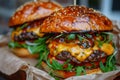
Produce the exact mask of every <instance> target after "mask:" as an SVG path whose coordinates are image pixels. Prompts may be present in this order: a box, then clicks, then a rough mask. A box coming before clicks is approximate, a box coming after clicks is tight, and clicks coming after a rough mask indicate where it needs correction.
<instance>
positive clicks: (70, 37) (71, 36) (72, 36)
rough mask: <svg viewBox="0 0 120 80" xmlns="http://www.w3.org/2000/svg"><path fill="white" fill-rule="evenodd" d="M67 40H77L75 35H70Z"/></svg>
mask: <svg viewBox="0 0 120 80" xmlns="http://www.w3.org/2000/svg"><path fill="white" fill-rule="evenodd" d="M67 39H68V40H73V39H75V34H69V35H68V36H67Z"/></svg>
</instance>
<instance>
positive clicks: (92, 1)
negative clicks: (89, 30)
mask: <svg viewBox="0 0 120 80" xmlns="http://www.w3.org/2000/svg"><path fill="white" fill-rule="evenodd" d="M27 1H30V0H0V34H6V33H7V32H8V31H9V30H8V29H9V28H8V20H9V18H10V16H11V15H12V14H13V12H14V11H15V9H16V8H18V7H19V6H20V5H22V4H23V3H25V2H27ZM43 1H44V0H43ZM51 1H57V2H59V3H60V4H61V5H63V6H64V7H65V6H67V5H73V2H74V1H73V0H51ZM77 5H85V6H87V7H90V8H94V9H96V10H99V11H101V12H102V13H103V14H104V15H106V16H107V17H108V18H110V19H111V20H116V21H120V0H77Z"/></svg>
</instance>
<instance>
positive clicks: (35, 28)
mask: <svg viewBox="0 0 120 80" xmlns="http://www.w3.org/2000/svg"><path fill="white" fill-rule="evenodd" d="M23 31H24V30H21V29H19V27H18V28H17V29H16V30H14V31H12V34H11V35H12V39H13V40H14V36H19V35H20V34H21V33H22V32H23ZM25 31H26V32H34V33H35V34H36V35H38V36H40V37H42V36H43V35H44V34H43V33H40V28H39V27H30V28H27V29H26V30H25Z"/></svg>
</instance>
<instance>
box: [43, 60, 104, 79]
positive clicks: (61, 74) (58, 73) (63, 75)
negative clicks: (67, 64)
mask: <svg viewBox="0 0 120 80" xmlns="http://www.w3.org/2000/svg"><path fill="white" fill-rule="evenodd" d="M41 66H42V67H43V69H44V70H45V71H47V72H49V73H50V72H51V73H52V74H54V75H55V76H57V77H61V78H68V77H71V76H75V75H76V73H75V72H68V71H62V70H53V69H51V68H50V67H49V66H48V65H47V64H46V63H45V62H42V65H41ZM95 73H102V72H101V70H100V68H96V69H92V70H86V74H95Z"/></svg>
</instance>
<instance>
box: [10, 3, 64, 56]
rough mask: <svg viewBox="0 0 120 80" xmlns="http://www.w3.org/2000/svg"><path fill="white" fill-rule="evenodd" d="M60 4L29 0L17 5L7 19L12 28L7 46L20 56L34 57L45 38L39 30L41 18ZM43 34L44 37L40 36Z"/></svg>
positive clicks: (56, 8)
mask: <svg viewBox="0 0 120 80" xmlns="http://www.w3.org/2000/svg"><path fill="white" fill-rule="evenodd" d="M61 7H62V6H61V5H59V4H58V3H55V2H41V1H31V2H27V3H25V4H24V5H22V6H21V7H19V8H18V9H17V10H16V12H15V13H14V14H13V15H12V16H11V18H10V20H9V27H10V28H12V32H11V41H10V42H9V47H10V49H11V51H12V52H14V53H15V54H16V55H17V56H20V57H30V58H36V57H38V56H39V54H37V53H40V52H41V51H42V52H43V51H44V50H43V49H42V48H41V50H40V49H39V48H40V47H44V44H45V42H44V40H46V39H47V37H45V35H44V34H42V33H41V32H40V31H39V30H40V27H39V25H41V23H42V22H43V20H44V19H45V18H46V17H48V16H49V15H50V14H52V13H53V12H54V11H57V10H58V9H60V8H61ZM43 36H44V38H42V37H43Z"/></svg>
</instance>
